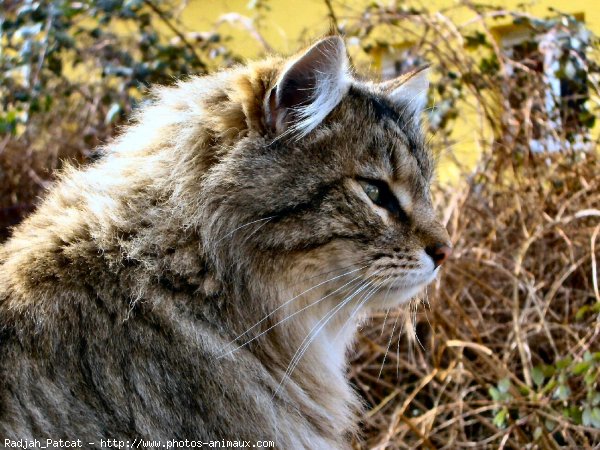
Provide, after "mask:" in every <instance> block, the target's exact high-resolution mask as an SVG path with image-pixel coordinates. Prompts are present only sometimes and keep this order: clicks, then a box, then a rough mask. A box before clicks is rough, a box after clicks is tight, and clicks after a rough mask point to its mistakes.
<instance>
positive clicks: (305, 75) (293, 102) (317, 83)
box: [264, 36, 350, 137]
mask: <svg viewBox="0 0 600 450" xmlns="http://www.w3.org/2000/svg"><path fill="white" fill-rule="evenodd" d="M349 86H350V76H349V75H348V57H347V55H346V47H345V45H344V41H343V40H342V39H341V38H340V37H338V36H331V37H327V38H324V39H321V40H320V41H319V42H317V43H316V44H314V45H313V46H312V47H310V48H309V49H308V50H306V51H305V52H304V53H303V54H301V55H300V56H299V57H297V58H295V59H293V60H292V61H290V62H289V63H288V64H287V65H286V66H285V67H284V69H283V71H282V73H281V75H280V76H279V78H278V79H277V82H276V84H275V86H273V88H272V89H271V90H270V91H268V92H267V95H266V98H265V104H264V111H265V120H266V123H267V126H268V127H269V128H270V129H271V130H272V131H273V132H275V134H277V135H280V134H282V133H292V134H294V135H296V136H298V137H302V136H304V135H306V134H308V133H309V132H310V131H312V130H313V129H314V128H315V127H316V126H317V125H318V124H319V123H321V122H322V121H323V119H325V117H326V116H327V115H328V114H329V113H330V112H331V110H332V109H333V108H335V107H336V106H337V104H338V103H339V102H340V100H341V99H342V97H343V96H344V95H345V94H346V92H347V91H348V88H349Z"/></svg>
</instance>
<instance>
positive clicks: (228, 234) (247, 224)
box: [215, 216, 276, 245]
mask: <svg viewBox="0 0 600 450" xmlns="http://www.w3.org/2000/svg"><path fill="white" fill-rule="evenodd" d="M275 217H276V216H269V217H264V218H262V219H257V220H253V221H252V222H248V223H245V224H244V225H240V226H239V227H237V228H236V229H235V230H233V231H230V232H229V233H227V234H226V235H225V236H223V237H222V238H221V239H219V240H217V242H215V245H217V244H218V243H219V242H221V241H222V240H223V239H226V238H228V237H229V236H231V235H232V234H233V233H235V232H236V231H238V230H241V229H242V228H245V227H247V226H250V225H252V224H253V223H257V222H262V221H264V220H271V219H273V218H275Z"/></svg>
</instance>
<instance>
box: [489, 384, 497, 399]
mask: <svg viewBox="0 0 600 450" xmlns="http://www.w3.org/2000/svg"><path fill="white" fill-rule="evenodd" d="M488 392H489V393H490V397H492V400H494V401H496V402H498V401H500V391H498V389H496V388H495V387H493V386H492V387H491V388H489V390H488Z"/></svg>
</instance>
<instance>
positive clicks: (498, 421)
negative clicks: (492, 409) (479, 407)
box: [493, 408, 509, 428]
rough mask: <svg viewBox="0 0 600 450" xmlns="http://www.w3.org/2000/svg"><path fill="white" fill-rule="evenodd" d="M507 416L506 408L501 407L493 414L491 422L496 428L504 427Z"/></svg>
mask: <svg viewBox="0 0 600 450" xmlns="http://www.w3.org/2000/svg"><path fill="white" fill-rule="evenodd" d="M508 417H509V415H508V410H507V409H506V408H502V409H501V410H500V411H498V412H497V413H496V415H495V416H494V420H493V423H494V425H496V426H497V427H498V428H504V427H506V421H507V419H508Z"/></svg>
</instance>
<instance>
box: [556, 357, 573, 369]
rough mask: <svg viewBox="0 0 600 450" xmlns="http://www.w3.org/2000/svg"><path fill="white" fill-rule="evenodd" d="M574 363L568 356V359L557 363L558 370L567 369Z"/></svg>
mask: <svg viewBox="0 0 600 450" xmlns="http://www.w3.org/2000/svg"><path fill="white" fill-rule="evenodd" d="M572 362H573V358H571V357H570V356H567V357H566V358H563V359H560V360H558V361H557V362H556V368H557V369H559V370H562V369H566V368H567V367H569V366H570V365H571V363H572Z"/></svg>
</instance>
